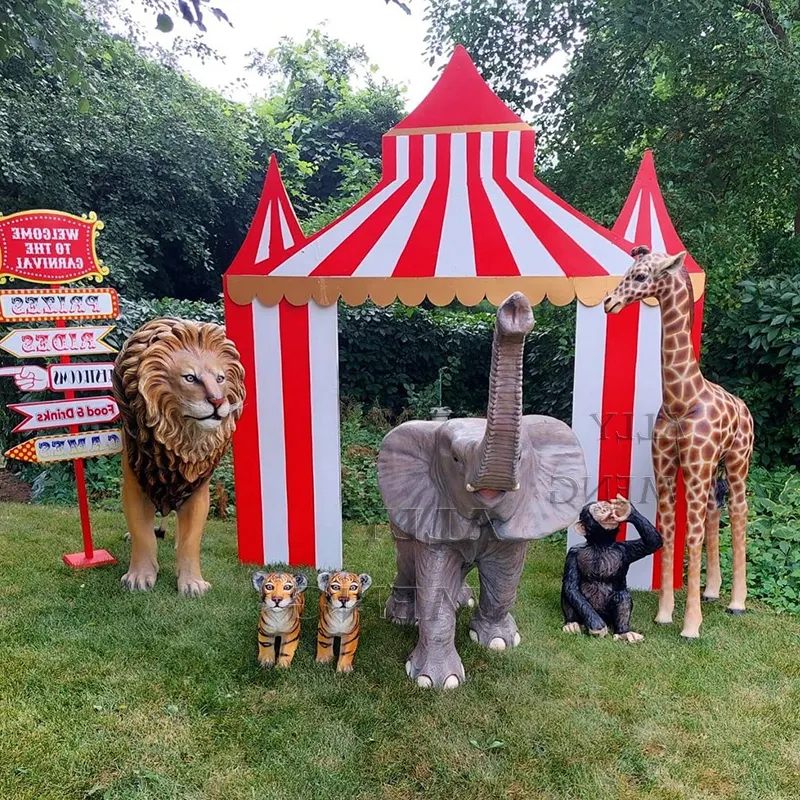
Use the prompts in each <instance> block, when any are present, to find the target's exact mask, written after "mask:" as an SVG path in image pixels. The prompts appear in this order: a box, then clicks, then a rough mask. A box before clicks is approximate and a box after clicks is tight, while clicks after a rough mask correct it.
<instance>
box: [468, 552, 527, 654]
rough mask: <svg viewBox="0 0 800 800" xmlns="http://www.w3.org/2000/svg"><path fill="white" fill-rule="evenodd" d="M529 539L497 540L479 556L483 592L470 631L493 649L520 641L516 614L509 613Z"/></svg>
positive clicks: (514, 644) (513, 644)
mask: <svg viewBox="0 0 800 800" xmlns="http://www.w3.org/2000/svg"><path fill="white" fill-rule="evenodd" d="M526 550H527V542H513V543H512V542H495V543H493V544H492V545H491V546H490V547H489V548H488V549H487V551H486V552H485V553H483V554H482V555H481V556H480V557H479V558H478V574H479V575H480V580H481V596H480V601H479V603H478V610H477V611H476V612H475V614H474V615H473V617H472V619H471V620H470V623H469V635H470V638H471V639H472V640H473V641H474V642H478V643H480V644H482V645H485V646H486V647H489V648H491V649H492V650H505V649H506V648H507V647H515V646H516V645H518V644H519V642H520V635H519V631H518V630H517V623H516V622H515V621H514V617H512V616H511V614H509V613H508V612H509V610H510V609H511V606H512V605H513V604H514V600H515V599H516V597H517V586H518V584H519V579H520V575H522V568H523V566H524V565H525V552H526Z"/></svg>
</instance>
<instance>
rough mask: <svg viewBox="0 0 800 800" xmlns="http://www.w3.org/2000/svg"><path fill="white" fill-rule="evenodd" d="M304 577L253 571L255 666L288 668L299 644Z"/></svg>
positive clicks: (303, 604)
mask: <svg viewBox="0 0 800 800" xmlns="http://www.w3.org/2000/svg"><path fill="white" fill-rule="evenodd" d="M306 586H308V580H307V579H306V577H305V575H290V574H289V573H288V572H269V573H267V572H257V573H256V574H255V575H253V588H254V589H255V590H256V591H257V592H258V593H259V594H260V596H261V613H260V615H259V617H258V663H259V664H260V665H261V666H262V667H272V666H278V667H284V668H285V667H289V666H291V663H292V659H293V658H294V654H295V651H296V650H297V646H298V645H299V644H300V620H301V618H302V616H303V610H304V609H305V607H306V598H305V595H304V594H303V592H304V591H305V590H306Z"/></svg>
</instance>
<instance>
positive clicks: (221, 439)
mask: <svg viewBox="0 0 800 800" xmlns="http://www.w3.org/2000/svg"><path fill="white" fill-rule="evenodd" d="M113 383H114V396H115V398H116V401H117V404H118V405H119V410H120V417H121V419H122V429H123V453H122V508H123V510H124V512H125V519H126V521H127V523H128V530H129V531H130V534H131V564H130V567H129V569H128V571H127V573H126V574H125V575H124V576H123V577H122V584H123V585H124V586H125V587H126V588H128V589H131V590H134V591H136V590H142V591H146V590H148V589H151V588H152V587H153V585H154V584H155V582H156V578H157V576H158V557H157V548H156V536H155V533H154V530H153V524H154V521H155V513H156V511H160V512H161V514H162V515H163V516H166V515H167V514H169V512H170V511H173V510H174V511H176V512H177V518H178V524H177V532H176V549H177V554H176V572H177V576H178V589H179V591H180V592H181V593H182V594H184V595H189V596H192V597H198V596H200V595H202V594H204V593H205V592H206V591H207V590H208V589H209V588H210V584H209V583H207V582H206V581H205V580H203V576H202V574H201V572H200V542H201V540H202V538H203V531H204V529H205V524H206V519H207V517H208V508H209V482H210V479H211V474H212V472H213V471H214V469H215V467H216V466H217V464H219V462H220V459H221V458H222V456H223V454H224V452H225V450H226V448H227V446H228V443H229V442H230V439H231V436H232V434H233V431H234V429H235V428H236V421H237V420H238V419H239V416H240V415H241V413H242V404H243V402H244V368H243V367H242V364H241V362H240V361H239V353H238V352H237V350H236V347H235V346H234V344H233V342H231V341H230V339H228V338H226V336H225V331H224V330H223V329H222V328H221V327H220V326H219V325H215V324H213V323H210V322H191V321H189V320H181V319H170V318H163V319H154V320H151V321H150V322H146V323H145V324H144V325H142V326H141V327H140V328H139V329H138V330H137V331H135V332H134V333H133V334H131V336H130V338H129V339H128V340H127V341H126V342H125V344H124V345H123V346H122V350H121V352H120V354H119V356H118V357H117V361H116V364H115V367H114V379H113Z"/></svg>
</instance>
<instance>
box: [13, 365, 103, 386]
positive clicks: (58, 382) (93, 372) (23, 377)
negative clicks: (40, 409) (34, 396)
mask: <svg viewBox="0 0 800 800" xmlns="http://www.w3.org/2000/svg"><path fill="white" fill-rule="evenodd" d="M113 374H114V364H113V363H110V362H103V363H102V364H50V366H49V367H48V368H47V369H44V367H35V366H33V365H32V364H31V365H27V364H20V365H19V366H16V367H0V376H2V375H6V376H9V377H11V378H13V379H14V383H16V384H17V389H21V390H22V391H23V392H43V391H44V390H45V389H50V390H52V391H54V392H69V391H78V392H88V391H90V390H92V389H110V388H111V376H112V375H113Z"/></svg>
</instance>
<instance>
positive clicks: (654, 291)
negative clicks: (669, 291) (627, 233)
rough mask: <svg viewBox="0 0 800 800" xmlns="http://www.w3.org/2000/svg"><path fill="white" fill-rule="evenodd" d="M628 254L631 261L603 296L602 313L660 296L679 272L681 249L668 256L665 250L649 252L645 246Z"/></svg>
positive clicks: (615, 311)
mask: <svg viewBox="0 0 800 800" xmlns="http://www.w3.org/2000/svg"><path fill="white" fill-rule="evenodd" d="M631 255H632V256H633V259H634V261H633V264H631V266H630V267H629V268H628V271H627V272H626V273H625V274H624V275H623V276H622V280H621V281H620V282H619V284H618V285H617V288H616V289H614V291H613V292H611V294H609V295H606V298H605V301H604V306H605V310H606V314H619V312H620V311H622V309H623V308H625V307H626V306H629V305H630V304H631V303H635V302H636V301H637V300H644V299H645V298H646V297H660V295H661V293H662V291H663V290H664V289H666V288H667V287H668V286H669V285H670V284H671V283H672V280H673V278H674V277H675V276H676V275H679V274H680V272H681V270H682V269H683V262H684V259H685V258H686V252H685V251H683V252H680V253H678V255H676V256H669V255H667V254H666V253H651V252H650V248H648V247H635V248H634V249H633V251H632V252H631Z"/></svg>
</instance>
